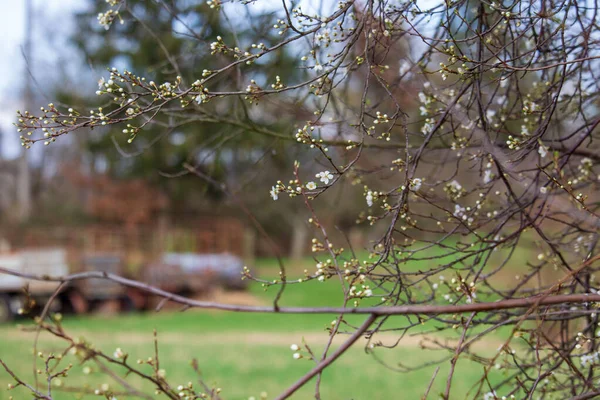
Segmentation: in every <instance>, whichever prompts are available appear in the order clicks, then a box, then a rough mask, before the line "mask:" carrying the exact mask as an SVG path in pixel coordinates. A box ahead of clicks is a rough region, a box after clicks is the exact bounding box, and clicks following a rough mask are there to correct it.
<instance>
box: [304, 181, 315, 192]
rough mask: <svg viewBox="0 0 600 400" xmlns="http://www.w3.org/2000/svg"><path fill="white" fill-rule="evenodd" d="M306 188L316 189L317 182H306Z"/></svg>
mask: <svg viewBox="0 0 600 400" xmlns="http://www.w3.org/2000/svg"><path fill="white" fill-rule="evenodd" d="M306 188H307V189H308V190H315V189H316V188H317V184H316V183H314V182H313V181H310V182H308V183H307V184H306Z"/></svg>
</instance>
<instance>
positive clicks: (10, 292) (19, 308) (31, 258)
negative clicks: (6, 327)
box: [0, 248, 69, 322]
mask: <svg viewBox="0 0 600 400" xmlns="http://www.w3.org/2000/svg"><path fill="white" fill-rule="evenodd" d="M0 265H1V266H2V267H4V268H6V269H10V270H13V271H15V272H19V273H24V274H34V275H47V276H63V275H66V274H68V272H69V268H68V265H67V261H66V253H65V251H64V250H63V249H52V248H51V249H35V250H34V249H29V250H24V251H20V252H11V253H4V254H0ZM59 284H60V283H59V282H50V281H36V280H29V279H26V278H21V277H18V276H15V275H6V274H2V275H0V322H4V321H9V320H11V319H13V318H14V317H15V315H17V314H19V313H22V312H23V311H24V310H25V309H26V308H28V307H30V306H33V305H34V304H45V303H46V301H47V300H48V299H49V298H50V296H51V295H52V294H53V293H54V292H56V290H57V289H58V287H59ZM64 300H65V298H64V296H62V294H61V296H58V298H57V300H56V302H54V303H53V305H54V309H59V308H61V306H62V303H63V302H64Z"/></svg>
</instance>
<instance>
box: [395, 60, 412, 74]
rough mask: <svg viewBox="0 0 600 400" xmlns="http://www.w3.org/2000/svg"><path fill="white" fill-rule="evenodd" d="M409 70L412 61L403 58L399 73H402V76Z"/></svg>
mask: <svg viewBox="0 0 600 400" xmlns="http://www.w3.org/2000/svg"><path fill="white" fill-rule="evenodd" d="M408 71H410V63H409V62H408V61H406V60H402V61H401V62H400V68H399V70H398V73H399V74H400V76H403V75H404V74H406V73H407V72H408Z"/></svg>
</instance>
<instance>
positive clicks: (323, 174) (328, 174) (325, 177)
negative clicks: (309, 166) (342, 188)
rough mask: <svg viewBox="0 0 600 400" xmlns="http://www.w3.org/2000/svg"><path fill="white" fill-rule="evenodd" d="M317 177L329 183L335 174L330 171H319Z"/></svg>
mask: <svg viewBox="0 0 600 400" xmlns="http://www.w3.org/2000/svg"><path fill="white" fill-rule="evenodd" d="M315 177H317V178H319V179H320V180H321V182H323V183H324V184H326V185H328V184H329V181H331V180H333V174H332V173H331V172H329V171H322V172H319V173H318V174H317V175H315Z"/></svg>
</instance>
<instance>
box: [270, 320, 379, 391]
mask: <svg viewBox="0 0 600 400" xmlns="http://www.w3.org/2000/svg"><path fill="white" fill-rule="evenodd" d="M376 318H377V316H376V315H375V314H371V315H369V317H368V318H367V319H366V320H365V322H363V324H362V325H361V326H360V327H359V328H358V329H357V330H356V331H355V332H354V333H353V334H352V336H350V337H349V338H348V340H346V341H345V342H344V343H343V344H342V345H341V346H340V347H339V348H338V349H337V350H336V351H334V352H333V353H332V354H331V355H330V356H329V357H327V358H326V359H325V360H323V361H321V362H320V363H319V364H318V365H317V366H316V367H314V368H313V369H311V370H310V371H309V372H308V373H307V374H306V375H304V376H303V377H302V378H300V379H298V381H296V383H294V384H293V385H292V386H290V387H289V388H287V389H286V390H285V391H284V392H283V393H282V394H280V395H279V396H278V397H276V398H275V400H283V399H287V398H288V397H290V396H291V395H292V394H294V393H295V392H296V391H297V390H298V389H300V388H301V387H302V386H304V384H305V383H306V382H308V381H309V380H310V379H311V378H312V377H314V376H315V375H317V374H318V373H320V372H321V371H323V370H324V369H325V368H327V367H328V366H329V365H330V364H331V363H333V362H334V361H335V360H337V359H338V357H339V356H341V355H342V354H344V352H345V351H346V350H348V349H349V348H350V346H352V345H353V344H354V342H356V341H357V340H358V339H359V338H360V337H361V336H362V334H363V333H365V331H366V330H367V329H369V326H371V324H372V323H373V321H375V319H376Z"/></svg>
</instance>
